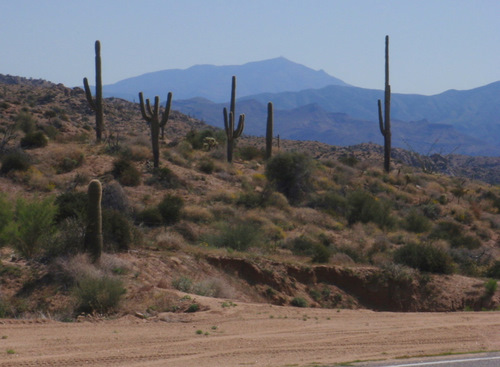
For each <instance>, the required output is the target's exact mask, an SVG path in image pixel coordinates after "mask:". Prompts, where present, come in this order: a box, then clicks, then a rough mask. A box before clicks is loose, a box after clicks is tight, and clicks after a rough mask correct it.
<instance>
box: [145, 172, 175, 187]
mask: <svg viewBox="0 0 500 367" xmlns="http://www.w3.org/2000/svg"><path fill="white" fill-rule="evenodd" d="M147 184H148V185H158V186H160V187H162V188H164V189H176V188H178V187H180V186H181V184H182V182H181V180H180V179H179V177H177V175H176V174H175V173H174V172H173V171H172V170H171V169H170V168H168V167H160V168H155V169H154V170H153V176H152V177H151V178H150V179H149V180H148V181H147Z"/></svg>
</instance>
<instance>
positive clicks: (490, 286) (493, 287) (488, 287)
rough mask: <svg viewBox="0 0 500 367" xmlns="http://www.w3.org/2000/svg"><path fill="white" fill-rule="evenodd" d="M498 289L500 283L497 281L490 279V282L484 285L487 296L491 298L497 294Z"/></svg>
mask: <svg viewBox="0 0 500 367" xmlns="http://www.w3.org/2000/svg"><path fill="white" fill-rule="evenodd" d="M497 288H498V282H497V281H496V280H495V279H488V281H487V282H486V283H485V284H484V289H485V291H486V295H487V296H489V297H491V296H493V295H494V294H495V292H496V291H497Z"/></svg>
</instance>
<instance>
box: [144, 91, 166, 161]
mask: <svg viewBox="0 0 500 367" xmlns="http://www.w3.org/2000/svg"><path fill="white" fill-rule="evenodd" d="M139 105H140V109H141V115H142V117H143V118H144V120H146V122H148V123H149V124H150V127H151V147H152V150H153V166H154V167H155V168H157V167H159V165H160V143H159V135H160V119H159V115H160V97H158V96H156V97H155V104H154V107H153V108H151V103H150V102H149V99H146V103H145V104H144V96H143V94H142V92H139ZM162 120H163V119H162Z"/></svg>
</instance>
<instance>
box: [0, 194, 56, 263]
mask: <svg viewBox="0 0 500 367" xmlns="http://www.w3.org/2000/svg"><path fill="white" fill-rule="evenodd" d="M56 212H57V207H56V206H55V204H54V200H53V199H52V198H47V199H44V200H38V199H32V200H30V201H27V200H25V199H22V198H20V199H18V200H17V203H16V208H15V215H14V220H13V221H11V222H10V223H9V224H8V225H7V226H6V227H5V228H4V231H3V232H2V239H3V241H2V242H7V243H9V244H11V245H12V246H13V247H14V249H15V250H16V251H17V253H19V254H20V255H21V256H23V257H25V258H27V259H31V258H33V257H35V256H37V255H39V254H40V253H41V252H42V249H43V248H44V245H46V244H47V243H48V242H50V241H51V240H52V239H53V235H54V233H55V231H56V227H55V224H54V223H55V221H54V218H55V215H56Z"/></svg>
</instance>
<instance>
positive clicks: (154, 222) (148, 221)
mask: <svg viewBox="0 0 500 367" xmlns="http://www.w3.org/2000/svg"><path fill="white" fill-rule="evenodd" d="M135 220H136V222H137V223H142V224H144V225H146V226H148V227H158V226H161V225H162V223H163V217H162V216H161V213H160V210H159V209H158V207H157V206H154V207H149V208H146V209H144V210H141V211H140V212H138V213H136V215H135Z"/></svg>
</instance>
